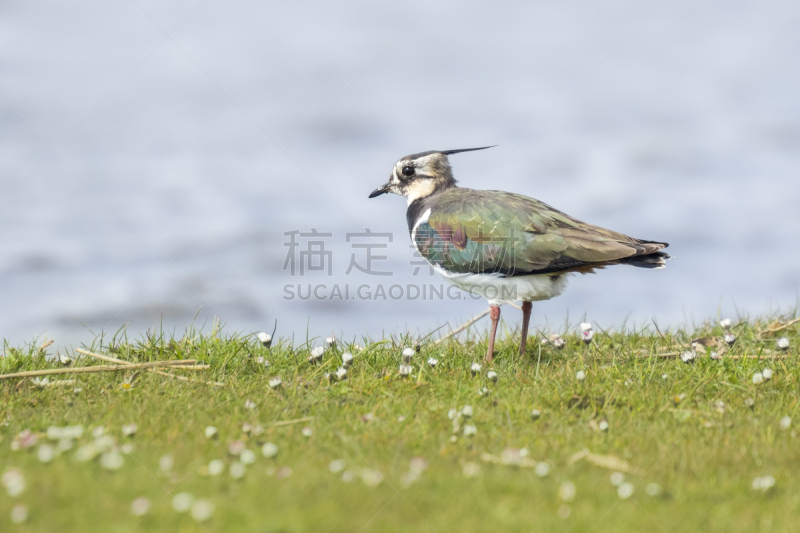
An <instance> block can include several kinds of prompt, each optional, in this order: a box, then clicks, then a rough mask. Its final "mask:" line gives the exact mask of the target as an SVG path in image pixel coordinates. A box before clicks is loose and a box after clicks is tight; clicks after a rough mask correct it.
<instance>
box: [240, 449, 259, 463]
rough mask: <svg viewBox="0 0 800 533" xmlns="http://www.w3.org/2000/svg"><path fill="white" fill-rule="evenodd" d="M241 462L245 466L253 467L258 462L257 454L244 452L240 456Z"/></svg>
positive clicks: (251, 451)
mask: <svg viewBox="0 0 800 533" xmlns="http://www.w3.org/2000/svg"><path fill="white" fill-rule="evenodd" d="M239 462H240V463H242V464H243V465H251V464H253V463H255V462H256V454H255V453H254V452H253V450H242V453H240V454H239Z"/></svg>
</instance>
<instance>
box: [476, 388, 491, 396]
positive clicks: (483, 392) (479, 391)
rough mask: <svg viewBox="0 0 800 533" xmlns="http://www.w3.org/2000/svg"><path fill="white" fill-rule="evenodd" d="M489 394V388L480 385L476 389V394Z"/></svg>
mask: <svg viewBox="0 0 800 533" xmlns="http://www.w3.org/2000/svg"><path fill="white" fill-rule="evenodd" d="M488 394H489V389H488V388H487V387H481V388H480V389H478V396H487V395H488Z"/></svg>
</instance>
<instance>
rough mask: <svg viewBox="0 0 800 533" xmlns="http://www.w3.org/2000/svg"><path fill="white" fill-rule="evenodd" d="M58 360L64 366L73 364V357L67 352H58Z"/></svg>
mask: <svg viewBox="0 0 800 533" xmlns="http://www.w3.org/2000/svg"><path fill="white" fill-rule="evenodd" d="M58 361H59V362H60V363H61V364H62V365H64V366H68V365H71V364H72V357H70V356H68V355H66V354H61V353H59V354H58Z"/></svg>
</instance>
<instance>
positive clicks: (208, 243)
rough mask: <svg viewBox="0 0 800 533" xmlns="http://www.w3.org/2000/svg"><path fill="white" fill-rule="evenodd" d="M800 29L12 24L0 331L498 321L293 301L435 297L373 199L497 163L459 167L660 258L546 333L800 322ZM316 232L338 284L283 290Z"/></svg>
mask: <svg viewBox="0 0 800 533" xmlns="http://www.w3.org/2000/svg"><path fill="white" fill-rule="evenodd" d="M799 25H800V4H797V3H794V2H788V1H783V2H778V1H764V2H739V1H737V2H731V1H722V0H717V1H708V2H693V1H688V0H686V1H669V2H666V1H643V2H631V1H622V0H588V1H585V2H582V1H580V2H523V1H495V2H477V1H458V2H457V1H455V0H434V1H431V0H421V1H418V0H412V1H407V2H402V3H400V2H391V3H390V2H366V1H362V2H358V1H351V0H345V1H338V2H322V1H319V2H307V1H298V2H291V3H290V2H255V1H252V0H239V1H236V0H234V1H230V2H220V1H219V0H206V1H202V2H201V1H199V0H183V1H173V2H169V3H165V2H158V1H155V0H136V1H135V2H134V1H129V0H114V1H111V2H88V1H82V0H78V1H75V2H67V3H65V2H55V1H40V2H23V1H20V0H4V1H3V2H0V43H1V44H0V97H2V100H1V101H0V202H1V203H0V239H1V242H2V251H1V252H0V272H2V274H0V290H1V291H2V292H1V294H2V303H0V334H1V335H2V337H3V338H4V339H6V340H7V341H8V342H9V343H10V344H12V345H19V344H22V343H24V342H29V341H31V340H32V339H33V338H35V337H40V339H41V338H43V337H44V336H47V337H48V338H52V339H55V341H56V345H57V346H75V345H78V344H80V343H85V342H90V341H91V340H92V339H93V338H94V336H95V335H96V334H99V333H100V332H103V331H105V332H110V331H114V330H116V329H118V328H120V327H121V326H124V325H127V327H128V331H129V334H133V335H134V336H135V335H140V334H142V333H143V332H145V331H146V330H148V329H151V330H153V329H154V328H155V329H158V328H164V329H165V330H169V331H173V330H174V331H177V332H178V334H180V333H181V332H182V331H183V329H184V328H185V327H186V326H187V325H189V324H190V323H194V324H195V325H197V326H202V325H205V326H206V328H208V327H209V326H210V324H211V323H212V321H213V320H214V318H215V317H219V318H220V319H221V321H222V322H223V323H224V324H226V325H227V327H228V328H229V329H230V330H232V331H240V332H245V333H248V332H252V331H259V330H267V331H271V330H272V325H273V323H274V321H275V320H277V321H278V333H277V334H278V335H279V336H284V337H291V336H294V337H295V339H296V340H305V338H306V336H307V335H310V336H312V337H313V336H320V335H330V334H331V332H333V333H335V334H336V335H337V336H340V337H345V338H348V339H349V338H353V337H355V336H360V335H363V334H370V335H374V336H380V335H381V334H382V333H384V332H385V333H397V332H401V331H411V332H414V333H425V332H428V331H430V330H432V329H434V328H435V327H437V326H439V325H442V324H444V323H446V322H447V323H449V324H451V325H455V324H458V323H460V322H461V321H463V320H466V319H467V318H469V317H470V316H472V315H474V314H477V313H478V312H480V311H482V310H483V309H484V308H485V307H486V304H485V302H481V301H471V300H470V301H452V300H446V299H445V300H444V301H436V302H430V301H420V300H412V301H409V300H407V299H405V298H403V299H401V300H398V301H392V300H391V299H387V301H384V300H378V301H360V300H351V301H339V300H335V301H323V302H321V301H316V300H314V299H313V298H312V299H309V300H301V299H298V298H295V299H292V300H286V299H285V298H284V297H285V295H286V293H285V291H284V286H285V285H286V284H297V283H302V284H315V285H316V284H319V283H324V284H326V285H328V286H332V285H333V284H338V285H340V286H342V287H344V286H345V285H349V286H350V287H351V290H353V289H352V288H355V287H357V286H359V285H361V284H364V283H366V284H370V285H371V286H372V287H373V290H374V287H375V285H377V284H379V283H380V284H383V285H385V287H387V288H388V287H389V285H391V284H400V285H402V286H405V285H407V284H409V283H417V284H418V283H426V284H434V285H440V284H441V283H442V282H441V281H440V280H439V279H437V278H435V277H433V278H428V277H427V273H426V272H425V271H424V269H423V271H421V272H419V273H418V275H417V276H413V275H412V274H413V271H414V269H415V268H416V267H415V266H414V265H412V264H410V261H411V257H410V256H409V252H410V250H409V239H408V234H407V230H406V222H405V202H404V200H403V199H401V198H399V197H396V196H392V197H387V196H383V197H380V198H377V199H373V200H368V199H367V194H368V193H369V192H370V191H371V190H372V189H374V188H375V187H377V186H378V185H381V184H383V183H384V182H385V181H386V179H387V178H388V175H389V172H390V170H391V167H392V165H393V163H394V162H395V160H397V159H398V158H399V157H401V156H403V155H405V154H408V153H413V152H418V151H423V150H428V149H452V148H463V147H471V146H482V145H487V144H498V145H499V146H498V147H497V148H494V149H492V150H487V151H483V152H475V153H471V154H460V155H456V156H453V157H452V158H451V162H452V163H453V166H454V169H455V172H456V177H457V178H458V179H459V180H460V183H461V185H463V186H467V187H473V188H491V189H503V190H509V191H515V192H519V193H523V194H527V195H529V196H533V197H535V198H539V199H541V200H543V201H546V202H548V203H550V204H551V205H554V206H556V207H557V208H559V209H561V210H564V211H566V212H568V213H570V214H572V215H573V216H576V217H577V218H580V219H582V220H586V221H590V222H592V223H595V224H598V225H602V226H606V227H609V228H612V229H615V230H617V231H622V232H625V233H629V234H632V235H634V236H637V237H640V238H646V239H653V240H663V241H667V242H669V243H670V244H671V246H670V248H669V252H670V253H671V254H672V255H673V256H674V260H672V261H671V262H670V263H669V266H668V268H667V269H666V270H663V271H657V272H653V271H647V270H642V269H634V268H628V267H615V268H612V269H608V270H606V271H603V272H601V273H598V274H595V275H591V276H579V277H577V278H575V279H573V280H572V283H571V286H570V288H569V289H568V290H567V292H566V294H565V295H564V296H562V297H560V298H558V299H555V300H552V301H549V302H542V303H537V304H535V305H534V313H533V324H534V326H535V327H537V328H545V329H547V328H551V329H561V328H563V327H564V325H565V324H566V323H568V322H569V323H572V324H574V323H576V322H577V321H579V320H580V319H581V318H583V317H584V316H585V317H586V318H588V319H590V320H593V321H595V322H596V323H597V324H598V326H600V327H605V328H608V327H620V326H622V324H623V323H626V324H627V325H628V326H632V325H637V326H639V325H643V324H647V323H650V321H651V319H655V320H656V321H657V322H658V323H659V325H663V326H665V327H666V326H680V325H688V326H691V325H692V324H693V323H695V322H696V321H699V320H702V319H706V318H713V317H715V316H717V314H718V313H721V314H722V315H726V316H733V317H736V316H737V315H741V316H744V315H747V314H750V315H756V314H761V313H768V312H778V311H787V310H792V309H793V308H794V306H795V305H796V303H797V300H798V278H799V274H798V268H797V265H798V258H800V257H799V256H800V251H799V250H798V247H797V245H796V243H797V240H798V234H799V233H800V231H799V230H798V227H799V225H798V223H800V210H798V207H800V180H798V168H800V150H798V146H800V98H799V97H798V91H800V70H799V69H798V62H797V57H798V53H799V52H800V32H798V31H797V28H798V26H799ZM311 228H316V229H317V230H318V231H319V232H329V233H331V237H330V238H327V239H325V250H326V251H330V252H331V255H330V260H331V263H332V264H331V275H330V276H328V275H327V272H312V273H308V272H307V273H306V275H305V276H299V275H295V276H292V275H291V272H290V271H289V270H284V266H286V259H287V252H289V251H290V250H291V247H288V246H286V244H287V239H288V238H287V236H285V235H284V233H285V232H291V231H295V230H297V231H302V232H309V231H310V230H311ZM365 228H370V229H371V230H372V231H373V232H391V233H392V234H393V236H394V238H393V240H392V242H391V243H390V244H389V246H388V248H387V250H386V252H385V253H386V254H388V256H389V259H387V260H382V261H379V262H376V263H374V264H373V267H375V268H377V269H378V270H390V271H391V272H392V273H393V275H392V276H388V277H383V278H381V277H378V276H374V275H368V274H365V273H362V272H360V271H359V270H358V269H356V268H354V269H352V270H351V272H350V273H349V274H347V273H346V270H347V268H348V266H349V263H350V260H351V254H352V253H359V254H361V255H360V256H359V257H361V258H363V253H364V250H360V251H354V249H353V247H352V244H353V243H354V242H356V240H357V239H353V240H351V242H347V241H346V234H347V233H348V232H363V231H364V230H365ZM301 242H302V241H301ZM381 242H383V241H381ZM305 246H306V245H305V244H303V248H298V250H300V249H305V248H304V247H305ZM377 252H378V253H376V254H375V255H380V254H382V253H384V252H381V251H380V250H378V251H377ZM360 262H361V263H362V264H363V263H364V261H363V259H361V260H360ZM311 274H314V275H311ZM503 316H504V318H506V319H507V320H509V321H510V322H509V323H510V324H511V325H513V326H516V325H517V324H518V321H519V312H518V311H517V310H514V309H512V308H505V310H504V315H503Z"/></svg>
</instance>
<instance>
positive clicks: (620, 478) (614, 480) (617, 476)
mask: <svg viewBox="0 0 800 533" xmlns="http://www.w3.org/2000/svg"><path fill="white" fill-rule="evenodd" d="M609 479H610V480H611V484H612V485H614V486H615V487H619V486H620V485H622V484H623V483H624V482H625V474H623V473H622V472H613V473H612V474H611V475H610V476H609Z"/></svg>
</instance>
